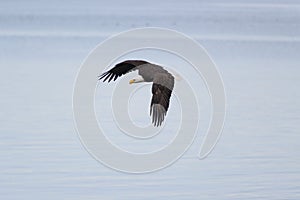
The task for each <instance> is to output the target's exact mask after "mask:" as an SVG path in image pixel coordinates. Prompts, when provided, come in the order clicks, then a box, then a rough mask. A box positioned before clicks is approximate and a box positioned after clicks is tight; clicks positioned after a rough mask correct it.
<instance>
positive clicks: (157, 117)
mask: <svg viewBox="0 0 300 200" xmlns="http://www.w3.org/2000/svg"><path fill="white" fill-rule="evenodd" d="M135 70H138V74H139V76H138V77H136V78H134V79H132V80H130V81H129V84H132V83H140V82H152V83H153V84H152V100H151V105H150V116H152V124H153V125H154V126H160V125H161V124H162V122H163V121H164V118H165V115H166V113H167V111H168V108H169V103H170V97H171V94H172V90H173V88H174V77H173V76H172V74H171V73H169V72H168V71H167V70H165V69H164V68H163V67H161V66H159V65H156V64H153V63H150V62H147V61H144V60H126V61H123V62H121V63H118V64H116V65H115V67H114V68H112V69H110V70H109V71H107V72H104V73H103V74H101V75H100V76H99V80H101V79H103V82H105V81H108V82H110V81H112V80H114V81H115V80H116V79H117V78H118V77H120V76H122V75H124V74H126V73H128V72H132V71H135Z"/></svg>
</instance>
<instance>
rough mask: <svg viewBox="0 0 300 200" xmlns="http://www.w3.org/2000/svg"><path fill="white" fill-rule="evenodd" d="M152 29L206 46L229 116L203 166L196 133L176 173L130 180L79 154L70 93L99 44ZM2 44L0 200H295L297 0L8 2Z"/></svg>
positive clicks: (298, 171) (298, 180)
mask: <svg viewBox="0 0 300 200" xmlns="http://www.w3.org/2000/svg"><path fill="white" fill-rule="evenodd" d="M147 26H158V27H164V28H171V29H175V30H178V31H181V32H183V33H186V34H188V35H190V36H191V37H193V38H195V39H196V40H197V41H198V42H200V43H201V44H202V45H203V46H204V47H205V48H206V49H207V51H208V53H209V54H210V56H211V57H212V59H213V60H214V61H215V63H216V64H217V66H218V68H219V70H220V73H221V75H222V77H223V79H224V84H225V87H226V93H227V112H228V113H227V118H226V124H225V127H224V130H223V134H222V137H221V139H220V141H219V143H218V144H217V146H216V148H215V149H214V151H213V152H212V154H210V155H209V157H208V158H206V159H205V160H197V159H196V155H197V151H198V149H199V145H200V144H201V140H202V138H201V136H200V137H199V138H198V139H197V140H196V141H195V143H194V144H193V146H192V147H191V149H190V150H189V151H188V152H187V154H186V155H185V156H183V158H181V159H180V160H179V161H178V162H176V163H175V164H174V165H172V166H171V167H169V168H166V169H164V170H161V171H159V172H156V173H150V174H144V175H130V174H124V173H120V172H116V171H113V170H111V169H109V168H107V167H105V166H103V165H101V164H100V163H98V162H97V161H96V160H94V159H93V158H92V157H91V156H90V155H89V154H88V153H87V152H86V151H85V149H84V148H83V147H82V145H81V143H80V141H79V138H78V136H77V133H76V131H75V128H74V123H73V116H72V91H73V83H74V81H75V77H76V73H77V71H78V69H79V67H80V64H81V63H82V61H83V60H84V59H85V57H86V56H87V55H88V53H89V52H90V51H91V50H92V49H93V48H94V47H95V46H96V45H97V44H98V43H99V42H101V41H103V40H104V39H105V38H107V37H109V36H110V35H111V34H116V33H118V32H119V31H124V30H128V29H130V28H135V27H147ZM0 47H1V48H0V66H1V73H0V91H1V98H0V105H1V111H0V117H1V118H0V131H1V134H0V143H1V144H0V155H1V162H0V173H1V175H0V198H1V199H141V198H144V199H300V159H299V158H300V145H299V142H300V135H299V130H300V123H299V122H300V121H299V120H300V117H299V116H300V93H299V88H298V87H299V85H300V68H299V63H300V62H299V61H300V60H299V52H300V2H298V1H295V0H294V1H293V0H289V1H284V0H282V1H279V0H278V1H270V0H263V1H251V2H246V1H242V0H230V1H226V2H225V1H224V2H223V1H221V0H219V1H200V2H198V1H196V0H195V1H188V2H183V1H182V2H181V3H174V2H173V1H163V2H160V1H148V2H147V1H145V2H143V3H141V2H140V1H120V2H119V1H110V2H100V1H87V2H83V1H63V2H62V1H58V0H55V1H42V2H38V1H32V0H30V1H17V0H12V1H5V2H4V1H3V2H1V6H0ZM145 56H149V55H145ZM157 59H158V60H159V58H157ZM162 62H163V61H162ZM199 134H200V135H201V133H199Z"/></svg>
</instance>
